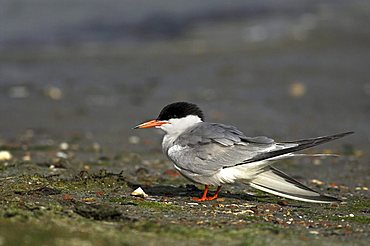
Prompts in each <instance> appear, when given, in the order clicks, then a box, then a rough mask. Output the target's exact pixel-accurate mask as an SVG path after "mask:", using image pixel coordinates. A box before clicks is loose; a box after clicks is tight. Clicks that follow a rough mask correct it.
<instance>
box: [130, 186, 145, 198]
mask: <svg viewBox="0 0 370 246" xmlns="http://www.w3.org/2000/svg"><path fill="white" fill-rule="evenodd" d="M131 196H137V197H142V198H146V197H148V194H146V193H145V192H144V190H143V189H142V188H141V187H139V188H137V189H136V190H134V191H133V192H131Z"/></svg>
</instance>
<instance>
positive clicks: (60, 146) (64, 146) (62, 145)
mask: <svg viewBox="0 0 370 246" xmlns="http://www.w3.org/2000/svg"><path fill="white" fill-rule="evenodd" d="M59 148H60V149H61V150H67V149H68V148H69V145H68V143H66V142H63V143H60V144H59Z"/></svg>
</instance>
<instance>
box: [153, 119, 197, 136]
mask: <svg viewBox="0 0 370 246" xmlns="http://www.w3.org/2000/svg"><path fill="white" fill-rule="evenodd" d="M168 122H169V124H164V125H161V126H158V128H160V129H162V130H163V131H164V132H165V133H166V134H167V135H171V136H172V137H177V136H178V135H180V134H181V133H183V132H184V131H185V130H186V129H188V128H189V127H192V126H194V125H195V124H198V123H199V122H202V119H201V118H199V116H197V115H188V116H186V117H183V118H178V119H170V120H169V121H168Z"/></svg>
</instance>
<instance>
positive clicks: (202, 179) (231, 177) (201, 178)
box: [174, 164, 259, 186]
mask: <svg viewBox="0 0 370 246" xmlns="http://www.w3.org/2000/svg"><path fill="white" fill-rule="evenodd" d="M174 167H175V168H176V170H178V171H179V172H180V173H181V175H182V176H184V177H185V178H187V179H188V180H190V181H192V182H194V183H198V184H204V185H214V186H219V185H222V184H232V183H234V182H236V181H237V180H243V181H249V180H252V179H254V178H255V176H256V175H257V174H258V173H259V169H256V168H253V167H246V166H236V167H230V168H222V169H220V170H219V171H217V172H216V173H214V174H212V175H202V174H196V173H192V172H189V171H187V170H184V169H181V168H180V167H178V166H177V165H176V164H174Z"/></svg>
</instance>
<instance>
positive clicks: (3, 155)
mask: <svg viewBox="0 0 370 246" xmlns="http://www.w3.org/2000/svg"><path fill="white" fill-rule="evenodd" d="M12 158H13V156H12V154H11V153H10V152H9V151H7V150H3V151H0V161H9V160H10V159H12Z"/></svg>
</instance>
